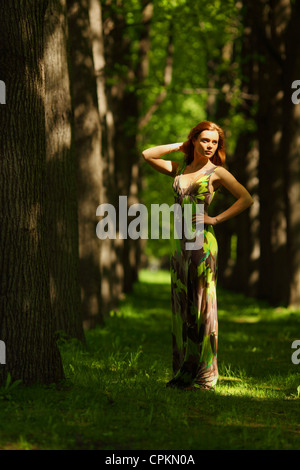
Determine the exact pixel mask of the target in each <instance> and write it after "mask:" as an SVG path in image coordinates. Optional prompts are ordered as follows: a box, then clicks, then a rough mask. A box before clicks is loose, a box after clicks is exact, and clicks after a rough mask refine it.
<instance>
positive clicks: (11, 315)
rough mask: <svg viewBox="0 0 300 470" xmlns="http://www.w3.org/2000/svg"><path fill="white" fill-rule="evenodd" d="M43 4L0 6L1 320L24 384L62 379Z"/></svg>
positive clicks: (14, 369)
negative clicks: (51, 256) (54, 304)
mask: <svg viewBox="0 0 300 470" xmlns="http://www.w3.org/2000/svg"><path fill="white" fill-rule="evenodd" d="M47 4H48V2H47V1H33V0H23V1H21V2H9V3H7V2H1V3H0V70H1V75H2V76H1V78H2V79H3V80H4V82H5V83H6V84H7V99H6V104H5V105H3V106H1V114H0V124H1V132H2V135H1V141H0V157H1V165H0V177H1V185H0V188H1V189H0V208H1V212H0V217H1V236H0V250H1V277H0V279H1V280H0V296H1V319H0V337H1V340H2V341H4V342H5V345H6V365H1V368H0V383H1V384H2V383H3V381H4V380H5V378H6V376H7V374H8V372H9V373H10V374H11V377H12V380H17V379H21V380H22V382H23V384H25V385H29V384H33V383H38V382H39V383H44V384H48V383H52V382H58V381H59V380H60V379H62V378H63V377H64V374H63V368H62V362H61V357H60V353H59V350H58V348H57V345H56V342H55V338H54V321H53V315H52V310H51V302H50V289H49V266H48V256H47V252H48V236H47V230H46V228H47V216H46V196H47V195H46V148H45V83H44V63H43V55H44V31H43V24H44V15H45V11H46V8H47Z"/></svg>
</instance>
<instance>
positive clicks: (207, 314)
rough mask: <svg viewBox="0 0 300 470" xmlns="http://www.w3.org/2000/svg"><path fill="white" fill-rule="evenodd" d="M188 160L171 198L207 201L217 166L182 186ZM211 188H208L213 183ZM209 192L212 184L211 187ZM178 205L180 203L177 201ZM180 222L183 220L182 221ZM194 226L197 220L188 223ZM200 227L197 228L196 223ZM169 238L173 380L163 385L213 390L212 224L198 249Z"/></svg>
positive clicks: (214, 245)
mask: <svg viewBox="0 0 300 470" xmlns="http://www.w3.org/2000/svg"><path fill="white" fill-rule="evenodd" d="M185 167H186V164H185V163H184V164H183V165H182V166H179V167H178V170H177V175H176V176H175V178H174V182H173V187H172V188H173V192H174V196H175V203H177V204H180V206H181V208H182V210H181V214H182V218H183V219H182V220H184V205H185V204H192V213H193V214H194V213H195V210H196V209H195V208H196V204H204V212H206V213H207V208H208V206H209V204H210V203H211V201H212V199H213V197H214V194H215V193H214V192H212V193H211V192H210V188H209V180H210V177H211V175H212V174H213V173H214V171H215V169H216V168H217V166H215V165H214V166H213V167H210V168H209V169H207V170H204V171H203V173H201V174H200V175H198V176H199V177H198V176H197V179H196V180H194V181H191V183H190V184H189V186H188V187H186V188H182V186H181V185H180V179H181V176H180V175H181V174H182V173H183V171H184V169H185ZM211 189H212V188H211ZM212 191H213V189H212ZM178 207H179V206H178ZM183 223H184V222H183ZM192 227H193V230H195V224H194V223H193V225H192ZM197 228H198V227H197ZM185 237H186V235H185V233H183V234H182V236H181V239H175V237H174V239H173V240H172V253H171V257H170V271H171V306H172V342H173V379H172V380H170V382H168V383H167V386H174V387H179V388H189V387H192V389H196V388H202V389H210V390H213V389H214V388H215V386H216V383H217V380H218V366H217V344H218V318H217V297H216V284H217V254H218V244H217V240H216V237H215V233H214V229H213V226H212V225H210V224H204V243H203V246H201V247H200V248H199V249H196V250H195V249H193V250H191V249H187V248H186V242H187V241H188V242H191V240H190V239H188V240H187V239H186V238H185Z"/></svg>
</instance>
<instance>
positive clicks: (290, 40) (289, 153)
mask: <svg viewBox="0 0 300 470" xmlns="http://www.w3.org/2000/svg"><path fill="white" fill-rule="evenodd" d="M299 24H300V4H299V2H294V3H293V4H292V10H291V15H290V22H289V24H288V27H287V38H286V61H285V68H284V74H283V77H284V96H285V98H284V122H283V132H282V136H283V138H282V146H281V149H282V150H281V153H282V154H283V153H285V154H286V161H287V167H286V190H287V201H286V205H287V227H288V240H287V243H288V247H287V248H288V259H287V264H288V275H289V277H288V282H289V301H288V303H289V305H291V306H295V307H299V305H300V147H299V141H300V103H299V101H298V103H297V101H296V102H295V101H294V100H292V93H294V91H295V90H294V89H292V88H291V87H292V84H293V83H294V82H295V81H297V80H299V79H300V53H299V50H298V48H297V44H298V40H299ZM298 88H299V84H298ZM298 96H299V94H298Z"/></svg>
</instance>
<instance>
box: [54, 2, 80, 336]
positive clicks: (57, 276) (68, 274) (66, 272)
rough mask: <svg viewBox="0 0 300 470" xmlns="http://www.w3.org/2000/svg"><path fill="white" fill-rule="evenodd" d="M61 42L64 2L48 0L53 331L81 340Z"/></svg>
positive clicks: (65, 33) (66, 80)
mask: <svg viewBox="0 0 300 470" xmlns="http://www.w3.org/2000/svg"><path fill="white" fill-rule="evenodd" d="M67 41H68V27H67V21H66V0H49V5H48V8H47V11H46V16H45V85H46V101H45V108H46V154H47V218H48V224H47V232H48V237H49V267H50V293H51V302H52V309H53V314H54V318H55V325H56V326H55V328H56V330H59V331H63V332H64V333H65V334H67V335H68V336H69V337H75V338H78V339H79V340H80V341H84V334H83V328H82V316H81V300H80V285H79V272H78V264H79V258H78V219H77V187H76V169H77V167H76V161H75V155H74V147H73V145H72V122H71V116H72V106H71V95H70V81H69V69H68V57H67V48H68V43H67Z"/></svg>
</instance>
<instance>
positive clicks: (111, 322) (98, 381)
mask: <svg viewBox="0 0 300 470" xmlns="http://www.w3.org/2000/svg"><path fill="white" fill-rule="evenodd" d="M299 313H300V312H299V311H298V312H292V311H290V310H287V309H277V310H274V309H272V308H270V307H268V306H267V305H266V304H264V303H262V302H257V301H255V300H254V299H247V298H245V297H243V296H241V295H237V294H232V293H228V292H223V291H221V290H220V289H219V290H218V314H219V348H218V363H219V372H220V381H219V383H218V385H217V388H216V391H215V392H201V391H200V392H185V391H180V390H173V389H166V387H165V383H166V382H167V381H168V380H169V379H170V378H171V337H170V325H171V324H170V322H171V313H170V281H169V274H168V273H166V272H156V273H150V272H146V271H143V272H141V275H140V281H139V283H137V284H136V285H135V289H134V292H133V294H132V295H130V296H128V297H127V298H126V299H125V300H124V301H123V302H122V304H121V305H120V308H119V309H118V311H117V312H115V313H113V314H112V315H111V317H110V318H109V319H108V320H107V322H106V327H105V328H96V329H94V330H92V331H89V332H87V333H86V338H87V349H85V350H84V349H82V348H80V347H79V346H78V345H77V344H76V343H75V342H71V343H70V342H68V343H63V342H62V343H61V345H60V349H61V353H62V356H63V361H64V367H65V373H66V377H67V381H66V383H65V384H64V385H63V386H61V387H55V386H51V387H43V386H35V387H28V388H25V387H22V386H21V385H18V386H17V387H15V388H14V389H10V387H8V389H7V390H4V389H3V388H2V389H0V449H107V450H108V449H110V450H111V449H113V450H118V449H126V450H131V449H147V450H195V449H300V412H299V404H300V397H299V395H300V388H298V387H299V386H300V364H299V365H295V364H293V363H292V361H291V355H292V352H293V350H292V349H291V344H292V342H293V340H295V339H300V320H299V317H300V315H299Z"/></svg>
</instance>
